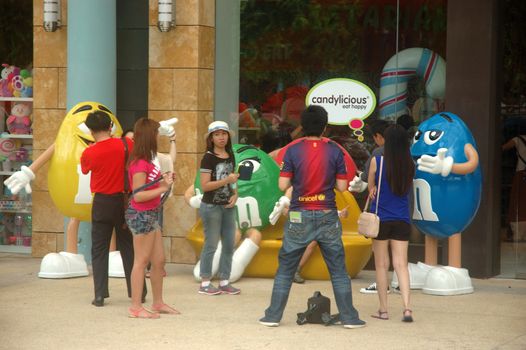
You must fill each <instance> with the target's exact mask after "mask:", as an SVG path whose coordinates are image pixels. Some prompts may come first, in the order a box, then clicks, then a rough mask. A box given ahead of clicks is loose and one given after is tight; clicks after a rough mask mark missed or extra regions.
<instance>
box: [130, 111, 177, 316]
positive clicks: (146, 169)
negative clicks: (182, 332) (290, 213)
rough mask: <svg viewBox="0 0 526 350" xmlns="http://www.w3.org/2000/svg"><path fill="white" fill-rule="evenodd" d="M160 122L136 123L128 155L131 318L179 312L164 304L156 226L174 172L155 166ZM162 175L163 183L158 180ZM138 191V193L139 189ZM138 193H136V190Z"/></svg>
mask: <svg viewBox="0 0 526 350" xmlns="http://www.w3.org/2000/svg"><path fill="white" fill-rule="evenodd" d="M158 128H159V123H158V122H156V121H154V120H152V119H147V118H141V119H139V120H137V122H136V123H135V128H134V129H135V130H134V138H135V145H134V148H133V151H132V153H131V156H130V161H129V165H128V175H129V179H130V184H132V190H133V191H134V195H133V197H132V199H131V200H130V205H129V207H128V209H127V211H126V223H127V224H128V227H129V228H130V231H131V232H132V234H133V248H134V251H135V258H134V261H133V269H132V274H131V284H132V305H131V307H130V308H129V309H128V315H129V316H130V317H133V318H159V314H160V313H162V314H172V315H175V314H179V311H177V310H176V309H174V308H172V307H171V306H169V305H167V304H165V303H164V301H163V297H162V289H163V271H164V264H165V258H164V249H163V241H162V236H161V228H160V225H159V211H160V210H162V206H161V195H162V194H163V193H165V192H167V191H169V190H170V188H171V185H172V183H173V173H171V172H168V173H165V174H162V175H161V170H160V168H159V166H158V165H157V164H155V163H154V157H155V155H156V153H157V136H158V131H157V130H158ZM161 176H162V180H161V179H160V178H161ZM156 180H157V181H158V182H157V183H155V184H152V185H151V186H148V187H146V188H143V189H142V190H141V189H139V188H140V187H142V186H144V185H145V184H148V183H151V182H155V181H156ZM138 189H139V190H138ZM137 190H138V191H137ZM148 262H151V264H152V269H151V272H150V281H151V284H152V293H153V304H152V307H151V310H152V311H150V310H146V309H145V308H144V307H143V306H142V303H141V295H142V290H143V283H144V271H145V269H146V266H147V265H148Z"/></svg>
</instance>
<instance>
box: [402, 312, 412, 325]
mask: <svg viewBox="0 0 526 350" xmlns="http://www.w3.org/2000/svg"><path fill="white" fill-rule="evenodd" d="M408 311H409V313H410V314H409V315H407V316H406V314H405V313H406V312H408ZM402 314H403V315H404V317H403V318H402V322H413V310H411V309H405V310H404V311H403V312H402Z"/></svg>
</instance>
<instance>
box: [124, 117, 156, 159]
mask: <svg viewBox="0 0 526 350" xmlns="http://www.w3.org/2000/svg"><path fill="white" fill-rule="evenodd" d="M159 126H160V124H159V122H156V121H155V120H153V119H148V118H140V119H138V120H137V121H136V122H135V126H134V128H133V139H134V141H135V143H134V145H133V151H132V153H131V157H130V163H131V162H133V161H136V160H139V159H144V160H145V161H147V162H151V161H152V160H153V157H155V155H156V154H157V134H158V131H157V129H159Z"/></svg>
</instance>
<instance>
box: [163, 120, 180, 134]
mask: <svg viewBox="0 0 526 350" xmlns="http://www.w3.org/2000/svg"><path fill="white" fill-rule="evenodd" d="M178 121H179V119H177V118H171V119H168V120H163V121H161V122H159V124H161V126H160V127H159V135H161V136H168V137H173V136H175V129H174V127H173V125H175V124H176V123H177V122H178Z"/></svg>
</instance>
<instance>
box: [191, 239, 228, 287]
mask: <svg viewBox="0 0 526 350" xmlns="http://www.w3.org/2000/svg"><path fill="white" fill-rule="evenodd" d="M221 249H223V245H222V244H221V241H220V242H219V243H218V244H217V249H216V252H215V253H214V258H213V259H212V277H214V276H215V274H216V273H217V271H218V270H219V259H220V258H221ZM194 278H195V280H196V281H197V282H201V260H199V261H198V262H197V264H195V267H194Z"/></svg>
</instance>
